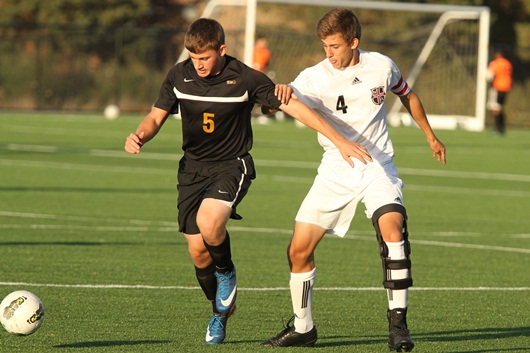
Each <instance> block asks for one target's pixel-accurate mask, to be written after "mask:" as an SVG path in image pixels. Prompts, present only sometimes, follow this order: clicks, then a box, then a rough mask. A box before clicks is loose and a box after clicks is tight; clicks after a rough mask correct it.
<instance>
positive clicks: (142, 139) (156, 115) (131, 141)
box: [125, 107, 169, 154]
mask: <svg viewBox="0 0 530 353" xmlns="http://www.w3.org/2000/svg"><path fill="white" fill-rule="evenodd" d="M168 116H169V113H168V112H167V111H165V110H163V109H160V108H156V107H153V109H152V110H151V111H150V112H149V114H147V116H146V117H145V118H144V120H142V121H141V122H140V124H139V125H138V127H137V128H136V132H135V133H131V134H130V135H129V136H127V139H126V140H125V151H127V152H128V153H131V154H138V153H140V149H141V148H142V146H143V145H144V144H145V143H146V142H147V141H149V140H151V139H152V138H153V137H155V135H156V134H157V133H158V131H160V128H161V127H162V125H164V122H165V121H166V119H167V117H168Z"/></svg>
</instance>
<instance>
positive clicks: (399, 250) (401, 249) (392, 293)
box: [386, 240, 409, 310]
mask: <svg viewBox="0 0 530 353" xmlns="http://www.w3.org/2000/svg"><path fill="white" fill-rule="evenodd" d="M386 245H387V247H388V257H389V258H390V259H391V260H404V259H406V258H407V257H406V256H405V241H403V240H402V241H400V242H386ZM408 275H409V270H408V269H403V270H390V278H391V279H404V278H407V277H408ZM386 292H387V297H388V308H389V309H390V310H392V309H397V308H403V309H404V308H406V307H407V298H408V293H409V290H408V289H387V291H386Z"/></svg>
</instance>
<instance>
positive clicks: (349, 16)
mask: <svg viewBox="0 0 530 353" xmlns="http://www.w3.org/2000/svg"><path fill="white" fill-rule="evenodd" d="M336 33H340V34H342V38H344V40H345V41H346V42H347V43H351V42H352V41H353V39H354V38H357V39H359V40H361V23H360V22H359V19H358V18H357V15H355V13H354V12H353V11H351V10H348V9H334V10H331V11H329V12H328V13H326V14H325V15H324V16H323V17H322V18H321V19H320V21H318V24H317V35H318V36H319V38H320V39H324V38H326V37H329V36H331V35H333V34H336Z"/></svg>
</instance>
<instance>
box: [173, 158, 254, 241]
mask: <svg viewBox="0 0 530 353" xmlns="http://www.w3.org/2000/svg"><path fill="white" fill-rule="evenodd" d="M177 178H178V185H177V190H178V200H177V208H178V221H179V230H180V231H181V232H183V233H186V234H197V233H200V231H199V227H198V226H197V212H198V210H199V207H200V205H201V203H202V200H203V199H205V198H214V199H218V200H222V201H226V202H229V203H230V204H232V214H231V215H230V218H232V219H241V218H242V217H241V216H240V215H238V214H237V213H236V206H237V205H238V204H239V203H240V202H241V200H242V199H243V197H245V195H246V194H247V191H248V188H249V187H250V184H251V183H252V180H253V179H255V178H256V171H255V169H254V161H253V160H252V157H251V156H250V155H249V154H247V155H246V156H244V157H240V158H237V159H234V160H229V161H221V162H196V161H193V160H190V159H187V158H186V156H184V157H182V159H181V160H180V162H179V170H178V175H177Z"/></svg>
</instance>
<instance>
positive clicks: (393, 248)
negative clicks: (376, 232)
mask: <svg viewBox="0 0 530 353" xmlns="http://www.w3.org/2000/svg"><path fill="white" fill-rule="evenodd" d="M386 246H387V247H388V257H390V258H391V259H392V260H403V259H405V258H406V256H405V241H404V240H402V241H398V242H390V241H388V242H386Z"/></svg>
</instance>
